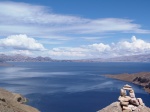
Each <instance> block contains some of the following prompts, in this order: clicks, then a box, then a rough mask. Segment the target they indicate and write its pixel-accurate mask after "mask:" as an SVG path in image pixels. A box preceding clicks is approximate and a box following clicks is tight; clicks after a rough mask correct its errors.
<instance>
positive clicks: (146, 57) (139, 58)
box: [90, 54, 150, 62]
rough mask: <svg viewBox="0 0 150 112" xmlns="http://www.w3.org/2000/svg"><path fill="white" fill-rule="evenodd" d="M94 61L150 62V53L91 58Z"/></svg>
mask: <svg viewBox="0 0 150 112" xmlns="http://www.w3.org/2000/svg"><path fill="white" fill-rule="evenodd" d="M90 61H93V62H150V54H141V55H132V56H120V57H114V58H108V59H102V58H97V59H91V60H90Z"/></svg>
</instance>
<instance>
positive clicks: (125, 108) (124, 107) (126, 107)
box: [122, 106, 132, 112]
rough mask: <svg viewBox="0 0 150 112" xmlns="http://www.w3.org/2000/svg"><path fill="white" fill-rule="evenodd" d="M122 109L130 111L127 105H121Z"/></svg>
mask: <svg viewBox="0 0 150 112" xmlns="http://www.w3.org/2000/svg"><path fill="white" fill-rule="evenodd" d="M122 109H123V110H128V111H129V112H130V111H132V110H131V109H130V108H129V107H128V106H123V107H122Z"/></svg>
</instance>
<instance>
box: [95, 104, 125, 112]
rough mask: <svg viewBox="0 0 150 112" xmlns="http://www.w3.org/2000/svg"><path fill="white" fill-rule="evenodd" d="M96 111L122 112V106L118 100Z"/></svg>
mask: <svg viewBox="0 0 150 112" xmlns="http://www.w3.org/2000/svg"><path fill="white" fill-rule="evenodd" d="M97 112H122V108H121V106H120V102H114V103H112V104H111V105H109V106H107V107H105V108H103V109H102V110H99V111H97Z"/></svg>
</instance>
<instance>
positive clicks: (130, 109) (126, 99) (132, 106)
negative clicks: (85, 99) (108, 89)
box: [97, 85, 150, 112]
mask: <svg viewBox="0 0 150 112" xmlns="http://www.w3.org/2000/svg"><path fill="white" fill-rule="evenodd" d="M127 92H129V96H127ZM97 112H150V108H148V107H146V106H145V104H144V103H143V100H142V98H136V96H135V93H134V90H133V89H132V87H131V86H129V85H124V87H123V88H122V89H121V90H120V96H119V98H118V101H117V102H114V103H112V104H111V105H109V106H107V107H105V108H103V109H102V110H99V111H97Z"/></svg>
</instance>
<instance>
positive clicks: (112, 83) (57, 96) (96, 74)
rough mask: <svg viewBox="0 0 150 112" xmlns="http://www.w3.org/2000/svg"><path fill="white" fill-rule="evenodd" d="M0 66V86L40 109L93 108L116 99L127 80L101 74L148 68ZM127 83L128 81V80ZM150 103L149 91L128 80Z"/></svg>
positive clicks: (69, 111)
mask: <svg viewBox="0 0 150 112" xmlns="http://www.w3.org/2000/svg"><path fill="white" fill-rule="evenodd" d="M11 64H13V65H14V66H13V67H0V75H1V78H0V87H3V88H6V89H7V90H10V91H12V92H18V93H21V94H23V95H25V96H26V97H27V98H29V102H28V104H29V105H32V106H34V107H36V108H38V109H39V110H40V111H41V112H96V111H97V110H100V109H102V108H103V107H105V106H107V105H109V104H110V103H112V102H114V101H117V99H118V96H119V93H120V88H122V86H123V85H124V84H126V83H127V82H123V81H118V80H114V79H109V78H106V77H104V76H102V75H104V74H114V75H115V74H119V73H136V72H144V71H150V63H69V62H68V63H66V62H50V63H29V62H27V63H17V62H16V63H11ZM128 84H130V83H128ZM130 85H131V86H132V87H133V88H134V90H135V92H136V97H142V99H143V100H144V102H145V104H146V105H147V106H149V107H150V103H149V102H150V95H149V94H147V93H146V92H144V90H143V89H142V88H141V87H140V86H137V85H134V84H130Z"/></svg>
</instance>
